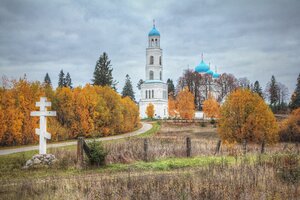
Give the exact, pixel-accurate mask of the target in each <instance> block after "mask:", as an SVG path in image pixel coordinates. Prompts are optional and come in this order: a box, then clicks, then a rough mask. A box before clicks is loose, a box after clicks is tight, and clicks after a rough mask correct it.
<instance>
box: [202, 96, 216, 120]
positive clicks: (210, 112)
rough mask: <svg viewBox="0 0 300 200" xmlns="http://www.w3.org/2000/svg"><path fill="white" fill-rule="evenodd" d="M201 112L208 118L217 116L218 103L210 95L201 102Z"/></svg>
mask: <svg viewBox="0 0 300 200" xmlns="http://www.w3.org/2000/svg"><path fill="white" fill-rule="evenodd" d="M203 112H204V114H205V115H206V116H207V117H209V118H217V117H219V114H220V104H219V103H218V102H217V101H216V99H215V98H213V97H212V96H210V97H209V98H208V99H207V100H205V101H204V102H203Z"/></svg>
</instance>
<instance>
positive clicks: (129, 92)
mask: <svg viewBox="0 0 300 200" xmlns="http://www.w3.org/2000/svg"><path fill="white" fill-rule="evenodd" d="M122 97H130V98H131V99H132V100H133V101H134V100H135V97H134V91H133V88H132V83H131V80H130V76H129V75H128V74H126V79H125V85H124V87H123V90H122Z"/></svg>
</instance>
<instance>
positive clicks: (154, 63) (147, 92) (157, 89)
mask: <svg viewBox="0 0 300 200" xmlns="http://www.w3.org/2000/svg"><path fill="white" fill-rule="evenodd" d="M150 103H152V104H153V105H154V117H155V118H166V117H168V86H167V84H166V83H165V82H163V65H162V49H161V48H160V33H159V32H158V30H157V29H156V28H155V23H153V28H152V30H151V31H150V32H149V34H148V48H146V79H145V81H144V83H143V84H142V85H141V99H140V102H139V108H140V117H141V118H146V117H147V115H146V108H147V106H148V105H149V104H150Z"/></svg>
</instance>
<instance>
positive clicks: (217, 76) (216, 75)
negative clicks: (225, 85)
mask: <svg viewBox="0 0 300 200" xmlns="http://www.w3.org/2000/svg"><path fill="white" fill-rule="evenodd" d="M212 77H213V78H219V77H220V74H218V73H214V74H213V76H212Z"/></svg>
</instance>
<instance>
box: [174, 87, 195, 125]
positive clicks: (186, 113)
mask: <svg viewBox="0 0 300 200" xmlns="http://www.w3.org/2000/svg"><path fill="white" fill-rule="evenodd" d="M176 100H177V104H176V108H177V111H178V113H179V115H180V117H181V118H183V119H193V118H194V116H195V104H194V95H193V94H192V93H191V92H190V91H189V90H188V88H184V89H183V90H182V91H180V92H179V93H178V95H177V98H176Z"/></svg>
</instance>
